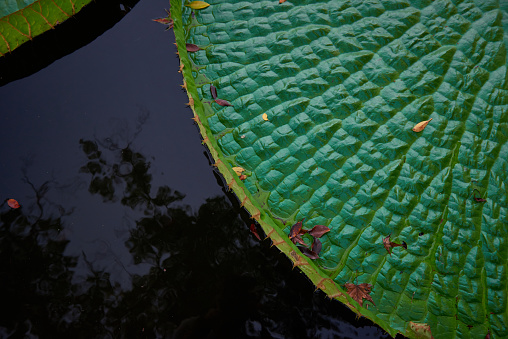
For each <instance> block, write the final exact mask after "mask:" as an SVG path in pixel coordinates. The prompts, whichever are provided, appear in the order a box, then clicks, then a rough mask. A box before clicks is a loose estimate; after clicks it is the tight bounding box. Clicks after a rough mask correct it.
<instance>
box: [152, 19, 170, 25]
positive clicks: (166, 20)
mask: <svg viewBox="0 0 508 339" xmlns="http://www.w3.org/2000/svg"><path fill="white" fill-rule="evenodd" d="M152 21H155V22H158V23H161V24H164V25H169V24H170V23H171V21H172V20H171V19H169V18H158V19H152Z"/></svg>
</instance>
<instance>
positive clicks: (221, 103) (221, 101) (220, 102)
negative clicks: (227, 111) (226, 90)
mask: <svg viewBox="0 0 508 339" xmlns="http://www.w3.org/2000/svg"><path fill="white" fill-rule="evenodd" d="M215 102H216V103H218V104H219V105H221V106H233V105H231V104H230V103H229V102H228V101H226V100H222V99H215Z"/></svg>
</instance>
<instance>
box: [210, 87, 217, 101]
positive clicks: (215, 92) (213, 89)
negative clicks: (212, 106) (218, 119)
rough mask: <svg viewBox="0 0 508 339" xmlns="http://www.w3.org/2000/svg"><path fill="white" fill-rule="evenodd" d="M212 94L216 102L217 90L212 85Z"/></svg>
mask: <svg viewBox="0 0 508 339" xmlns="http://www.w3.org/2000/svg"><path fill="white" fill-rule="evenodd" d="M210 94H211V95H212V98H213V99H214V100H215V99H217V88H215V86H214V85H210Z"/></svg>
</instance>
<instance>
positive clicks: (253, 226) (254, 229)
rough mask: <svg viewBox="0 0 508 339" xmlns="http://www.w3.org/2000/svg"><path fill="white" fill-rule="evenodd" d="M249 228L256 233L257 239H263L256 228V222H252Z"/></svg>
mask: <svg viewBox="0 0 508 339" xmlns="http://www.w3.org/2000/svg"><path fill="white" fill-rule="evenodd" d="M249 229H250V231H251V233H252V234H254V236H255V237H256V239H258V240H261V237H260V236H259V234H258V231H257V229H256V224H250V227H249Z"/></svg>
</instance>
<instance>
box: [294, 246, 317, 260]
mask: <svg viewBox="0 0 508 339" xmlns="http://www.w3.org/2000/svg"><path fill="white" fill-rule="evenodd" d="M296 247H298V249H299V250H300V251H301V252H302V253H303V254H305V255H306V256H308V257H309V258H311V259H319V255H317V253H316V252H314V251H311V250H309V249H308V248H307V247H303V246H296Z"/></svg>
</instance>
